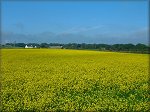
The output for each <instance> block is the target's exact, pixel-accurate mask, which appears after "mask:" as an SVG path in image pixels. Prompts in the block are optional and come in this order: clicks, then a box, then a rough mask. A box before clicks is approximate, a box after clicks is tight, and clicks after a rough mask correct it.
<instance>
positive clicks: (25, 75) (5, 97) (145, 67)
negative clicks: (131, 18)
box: [1, 49, 150, 111]
mask: <svg viewBox="0 0 150 112" xmlns="http://www.w3.org/2000/svg"><path fill="white" fill-rule="evenodd" d="M148 57H149V55H148V54H132V53H114V52H100V51H83V50H65V49H2V50H1V67H2V68H1V71H2V77H1V83H2V89H1V98H2V107H1V109H2V111H68V110H69V111H148V110H149V101H150V98H149V91H148V81H149V58H148Z"/></svg>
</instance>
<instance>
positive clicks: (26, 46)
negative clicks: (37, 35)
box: [25, 45, 37, 48]
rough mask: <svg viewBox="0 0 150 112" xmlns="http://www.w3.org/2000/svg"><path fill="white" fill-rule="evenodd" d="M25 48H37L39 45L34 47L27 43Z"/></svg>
mask: <svg viewBox="0 0 150 112" xmlns="http://www.w3.org/2000/svg"><path fill="white" fill-rule="evenodd" d="M25 48H37V47H36V46H34V47H33V46H32V45H31V46H28V45H26V46H25Z"/></svg>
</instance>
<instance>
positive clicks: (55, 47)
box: [49, 46, 63, 49]
mask: <svg viewBox="0 0 150 112" xmlns="http://www.w3.org/2000/svg"><path fill="white" fill-rule="evenodd" d="M49 48H51V49H62V48H63V46H49Z"/></svg>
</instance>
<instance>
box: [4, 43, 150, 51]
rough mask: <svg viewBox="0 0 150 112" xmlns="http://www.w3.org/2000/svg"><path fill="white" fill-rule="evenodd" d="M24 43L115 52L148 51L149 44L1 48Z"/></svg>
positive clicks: (5, 45) (55, 44)
mask: <svg viewBox="0 0 150 112" xmlns="http://www.w3.org/2000/svg"><path fill="white" fill-rule="evenodd" d="M25 45H28V46H31V45H32V46H36V47H37V48H50V46H62V48H63V49H79V50H80V49H81V50H84V49H85V50H99V51H116V52H134V53H149V51H150V46H148V45H145V44H141V43H138V44H136V45H135V44H113V45H108V44H87V43H81V44H79V43H68V44H60V43H40V44H39V43H27V44H26V43H6V44H3V45H1V48H24V47H25Z"/></svg>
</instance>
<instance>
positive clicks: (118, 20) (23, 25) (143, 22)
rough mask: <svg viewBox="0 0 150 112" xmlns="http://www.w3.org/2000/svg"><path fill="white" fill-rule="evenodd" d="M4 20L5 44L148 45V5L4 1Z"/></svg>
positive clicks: (109, 2)
mask: <svg viewBox="0 0 150 112" xmlns="http://www.w3.org/2000/svg"><path fill="white" fill-rule="evenodd" d="M1 18H2V32H3V35H2V41H4V42H11V41H18V42H39V43H40V42H60V43H69V42H78V43H83V42H85V43H108V44H112V43H147V42H148V35H147V34H148V1H135V2H133V1H126V2H121V1H112V2H111V1H107V2H104V1H93V2H92V1H86V2H81V1H80V2H67V1H66V2H64V1H63V2H60V1H57V2H54V1H53V2H52V1H49V2H46V1H44V2H42V1H40V2H31V1H30V2H23V1H22V2H17V1H16V2H14V1H13V2H4V1H3V2H2V17H1Z"/></svg>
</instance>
